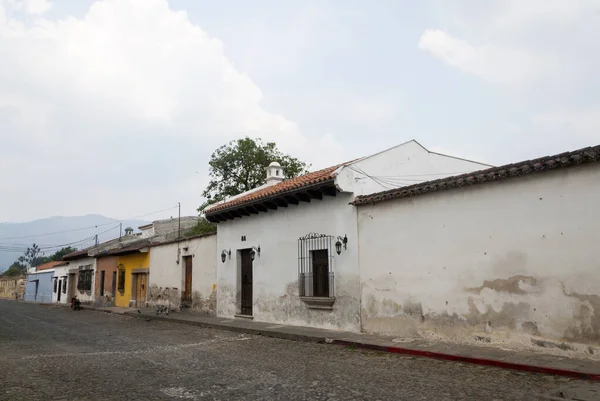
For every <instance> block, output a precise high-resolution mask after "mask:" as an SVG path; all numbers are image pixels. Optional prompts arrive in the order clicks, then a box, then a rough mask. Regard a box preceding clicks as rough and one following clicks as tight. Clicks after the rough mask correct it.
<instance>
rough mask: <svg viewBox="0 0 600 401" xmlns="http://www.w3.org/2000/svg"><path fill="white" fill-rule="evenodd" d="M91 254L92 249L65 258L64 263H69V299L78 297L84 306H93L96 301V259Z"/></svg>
mask: <svg viewBox="0 0 600 401" xmlns="http://www.w3.org/2000/svg"><path fill="white" fill-rule="evenodd" d="M89 252H90V249H89V248H86V249H82V250H79V251H76V252H73V253H70V254H68V255H66V256H64V257H63V261H65V262H68V278H67V281H68V282H69V283H71V285H70V291H68V295H69V299H71V298H73V297H77V298H78V299H79V301H81V303H83V304H91V303H93V302H94V299H95V296H94V282H95V273H96V259H95V258H93V257H91V256H90V255H89Z"/></svg>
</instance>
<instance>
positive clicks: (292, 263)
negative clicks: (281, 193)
mask: <svg viewBox="0 0 600 401" xmlns="http://www.w3.org/2000/svg"><path fill="white" fill-rule="evenodd" d="M352 199H353V197H352V196H351V195H349V194H338V196H336V197H327V196H326V197H324V198H323V200H312V201H311V202H310V203H304V202H301V203H300V204H299V205H289V206H288V207H287V208H278V209H277V210H270V211H269V212H267V213H260V214H258V215H252V216H247V217H243V218H241V219H235V220H229V221H226V222H222V223H219V228H218V234H217V252H216V255H215V257H216V260H217V291H218V300H217V315H219V316H223V317H233V316H234V315H235V314H237V313H239V312H240V305H239V302H238V299H239V292H240V288H239V286H238V269H239V267H240V261H239V256H240V255H239V253H238V250H240V249H247V248H251V247H252V246H255V247H258V246H260V248H261V254H260V256H258V255H257V256H256V258H255V260H254V264H253V316H254V320H256V321H263V322H273V323H282V324H289V325H300V326H312V327H321V328H330V329H343V330H350V331H359V330H360V319H359V310H360V299H359V291H360V290H359V277H358V249H357V233H356V208H355V207H353V206H350V205H349V204H348V203H349V202H350V201H351V200H352ZM311 232H315V233H319V234H327V235H333V236H335V237H336V238H337V236H342V237H343V236H344V235H347V236H348V247H347V248H348V249H347V250H345V251H343V252H342V254H341V255H339V256H338V255H337V254H336V253H335V252H333V256H334V258H333V266H334V275H335V297H336V301H335V303H334V305H333V310H331V311H328V310H314V309H309V308H308V307H307V305H306V304H304V302H302V301H301V300H300V298H299V296H298V238H300V237H303V236H305V235H307V234H309V233H311ZM242 236H246V241H242V240H241V237H242ZM334 242H335V240H334ZM223 249H225V250H229V249H231V260H230V259H227V260H226V261H225V263H222V262H221V256H220V255H221V251H222V250H223Z"/></svg>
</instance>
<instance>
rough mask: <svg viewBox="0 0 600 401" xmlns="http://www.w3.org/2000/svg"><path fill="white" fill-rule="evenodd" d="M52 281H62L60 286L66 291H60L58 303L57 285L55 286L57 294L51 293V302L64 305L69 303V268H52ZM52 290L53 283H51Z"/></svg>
mask: <svg viewBox="0 0 600 401" xmlns="http://www.w3.org/2000/svg"><path fill="white" fill-rule="evenodd" d="M52 278H53V280H59V281H62V285H63V286H66V290H65V291H64V292H63V290H62V288H61V289H60V292H61V294H60V301H59V300H58V284H57V292H54V291H52V302H54V303H61V304H66V303H69V302H70V299H69V266H68V265H67V266H59V267H55V268H54V274H53V276H52ZM52 285H53V287H52V289H53V290H54V283H52Z"/></svg>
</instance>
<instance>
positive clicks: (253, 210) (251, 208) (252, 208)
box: [245, 206, 258, 214]
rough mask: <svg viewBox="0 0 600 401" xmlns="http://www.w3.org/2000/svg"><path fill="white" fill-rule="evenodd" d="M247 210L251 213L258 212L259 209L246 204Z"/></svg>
mask: <svg viewBox="0 0 600 401" xmlns="http://www.w3.org/2000/svg"><path fill="white" fill-rule="evenodd" d="M245 210H246V211H247V212H248V213H251V214H258V210H256V209H255V208H254V207H252V206H246V208H245Z"/></svg>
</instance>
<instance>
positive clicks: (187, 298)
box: [182, 256, 192, 303]
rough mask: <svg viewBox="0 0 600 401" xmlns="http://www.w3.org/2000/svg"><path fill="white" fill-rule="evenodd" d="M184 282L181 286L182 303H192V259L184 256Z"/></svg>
mask: <svg viewBox="0 0 600 401" xmlns="http://www.w3.org/2000/svg"><path fill="white" fill-rule="evenodd" d="M183 260H184V264H185V282H184V286H183V297H182V298H183V299H182V301H183V302H189V303H191V302H192V257H191V256H184V258H183Z"/></svg>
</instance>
